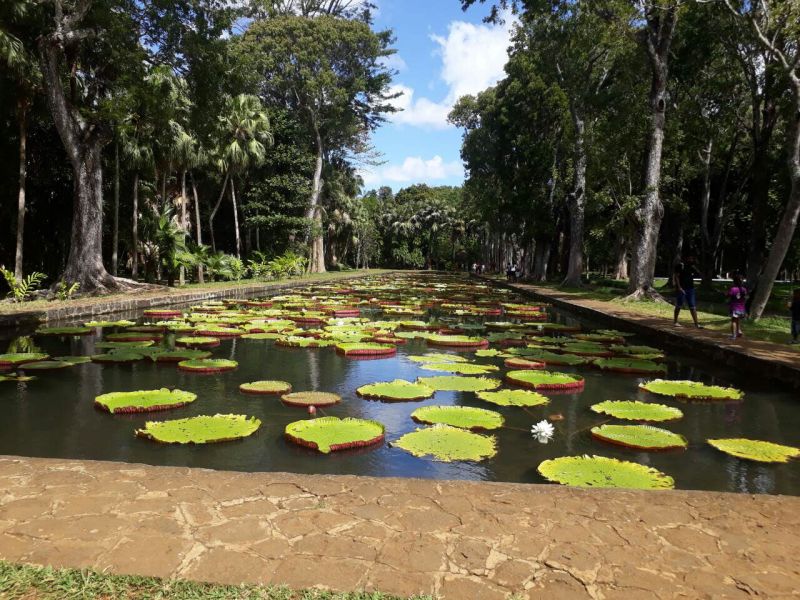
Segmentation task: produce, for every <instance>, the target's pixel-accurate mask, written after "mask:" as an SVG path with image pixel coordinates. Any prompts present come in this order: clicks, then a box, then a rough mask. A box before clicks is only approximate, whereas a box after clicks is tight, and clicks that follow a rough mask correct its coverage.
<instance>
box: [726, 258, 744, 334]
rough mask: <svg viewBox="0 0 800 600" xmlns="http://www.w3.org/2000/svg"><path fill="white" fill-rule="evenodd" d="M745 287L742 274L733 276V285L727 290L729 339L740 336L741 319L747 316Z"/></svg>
mask: <svg viewBox="0 0 800 600" xmlns="http://www.w3.org/2000/svg"><path fill="white" fill-rule="evenodd" d="M746 303H747V288H746V287H744V286H743V285H742V276H741V275H739V274H738V273H737V274H736V275H734V276H733V287H732V288H731V289H730V290H728V307H729V308H730V313H731V339H734V340H735V339H736V338H738V337H742V335H743V334H742V324H741V320H742V319H744V318H745V317H746V316H747V307H746Z"/></svg>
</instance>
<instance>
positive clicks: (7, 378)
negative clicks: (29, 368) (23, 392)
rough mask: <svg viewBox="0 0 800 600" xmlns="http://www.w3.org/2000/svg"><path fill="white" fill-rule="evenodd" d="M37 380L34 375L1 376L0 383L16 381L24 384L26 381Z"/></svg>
mask: <svg viewBox="0 0 800 600" xmlns="http://www.w3.org/2000/svg"><path fill="white" fill-rule="evenodd" d="M34 379H36V377H34V376H33V375H0V381H16V382H24V381H32V380H34Z"/></svg>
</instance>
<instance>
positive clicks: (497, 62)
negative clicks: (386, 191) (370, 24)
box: [361, 0, 510, 190]
mask: <svg viewBox="0 0 800 600" xmlns="http://www.w3.org/2000/svg"><path fill="white" fill-rule="evenodd" d="M486 13H487V8H486V7H483V6H477V7H474V8H472V9H470V10H469V11H467V12H466V13H465V12H462V11H461V8H460V3H459V1H458V0H427V1H425V0H378V13H377V14H376V15H375V27H376V28H381V29H384V28H391V29H393V30H394V32H395V36H396V37H397V41H396V43H395V47H396V48H397V50H398V52H397V55H396V56H395V57H393V59H392V61H391V65H392V66H393V67H394V68H396V69H397V70H398V71H399V72H398V74H397V76H396V77H395V82H394V84H395V90H396V91H398V92H402V93H403V95H402V97H400V98H398V99H397V100H395V103H396V105H397V106H398V107H400V108H403V109H404V110H403V111H402V112H400V113H397V114H395V115H393V117H392V119H391V122H389V123H386V124H385V125H383V126H382V127H381V128H380V129H379V130H378V131H377V132H375V134H374V135H373V139H372V141H373V144H374V146H375V149H376V150H377V151H378V152H380V153H381V154H382V155H383V160H384V161H385V164H383V165H380V166H375V167H365V168H364V170H363V171H362V173H361V174H362V177H364V180H365V188H366V189H371V188H377V187H379V186H381V185H388V186H391V187H392V188H394V189H395V190H397V189H399V188H401V187H405V186H408V185H411V184H414V183H427V184H429V185H458V184H460V183H461V182H462V181H463V179H464V172H463V167H462V164H461V160H460V157H459V149H460V146H461V132H460V131H459V130H458V129H456V128H454V127H452V126H450V125H448V124H447V122H446V119H447V113H448V112H449V110H450V107H451V106H452V104H453V102H454V101H455V100H456V99H457V98H458V97H460V96H462V95H464V94H475V93H477V92H478V91H480V90H483V89H485V88H486V87H488V86H491V85H493V84H494V83H495V82H496V81H497V80H498V79H499V78H501V77H502V75H503V66H504V64H505V62H506V49H507V47H508V43H509V42H508V39H509V30H510V25H505V26H492V25H486V24H484V23H483V22H482V19H483V17H484V16H485V15H486Z"/></svg>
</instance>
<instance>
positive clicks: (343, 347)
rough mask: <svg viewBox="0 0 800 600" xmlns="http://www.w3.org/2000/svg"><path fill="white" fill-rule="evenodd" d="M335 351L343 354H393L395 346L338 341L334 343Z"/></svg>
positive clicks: (395, 350) (395, 351)
mask: <svg viewBox="0 0 800 600" xmlns="http://www.w3.org/2000/svg"><path fill="white" fill-rule="evenodd" d="M336 351H337V352H338V353H339V354H344V355H345V356H394V355H395V354H397V346H394V345H393V344H376V343H375V342H340V343H338V344H336Z"/></svg>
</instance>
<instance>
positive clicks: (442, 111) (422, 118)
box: [390, 84, 452, 129]
mask: <svg viewBox="0 0 800 600" xmlns="http://www.w3.org/2000/svg"><path fill="white" fill-rule="evenodd" d="M391 92H392V94H401V95H400V96H399V97H398V98H395V99H394V100H393V101H392V104H393V105H394V107H395V108H397V109H398V111H399V112H396V113H393V114H392V115H391V117H390V118H391V120H392V121H393V122H394V123H400V124H403V125H412V126H415V127H423V128H428V129H446V128H447V127H448V126H449V124H448V123H447V115H448V113H449V112H450V109H451V108H452V105H449V104H447V103H437V102H432V101H431V100H429V99H428V98H419V99H416V100H415V98H414V88H410V87H408V86H405V85H402V84H401V85H394V86H392V89H391Z"/></svg>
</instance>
